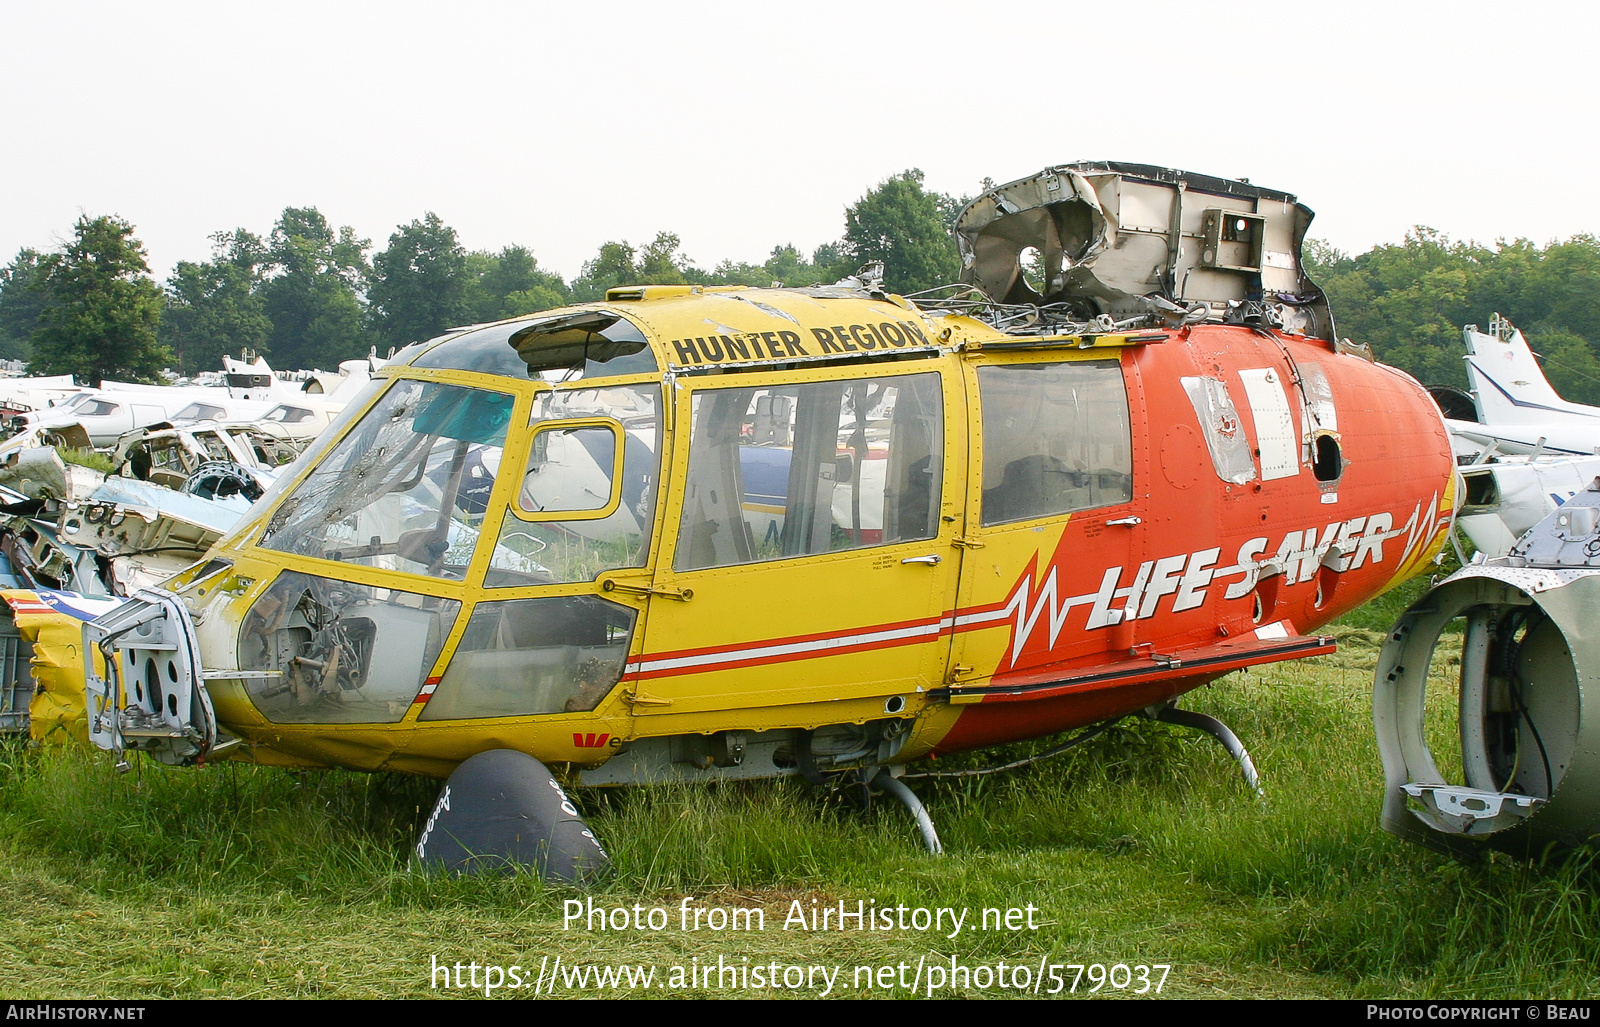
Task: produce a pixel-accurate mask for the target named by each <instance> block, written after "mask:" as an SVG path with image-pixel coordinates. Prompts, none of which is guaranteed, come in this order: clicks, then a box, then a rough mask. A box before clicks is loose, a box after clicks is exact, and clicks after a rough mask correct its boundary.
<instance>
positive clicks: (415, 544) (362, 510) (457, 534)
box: [259, 380, 513, 578]
mask: <svg viewBox="0 0 1600 1027" xmlns="http://www.w3.org/2000/svg"><path fill="white" fill-rule="evenodd" d="M512 402H513V400H512V397H511V396H508V395H505V394H504V393H499V392H487V391H485V390H482V389H467V388H462V387H460V386H456V385H440V384H436V383H433V382H419V381H410V380H401V381H397V382H395V384H394V386H393V387H392V388H390V389H389V391H387V392H386V393H384V395H383V398H382V399H380V400H379V401H378V402H377V404H375V405H374V406H373V407H372V409H371V410H369V411H367V413H366V414H365V415H364V416H363V417H362V418H361V420H360V421H358V422H357V423H356V425H355V427H353V428H351V429H350V431H349V432H348V433H347V434H346V435H345V436H344V438H342V439H340V440H339V441H338V443H336V444H335V445H334V447H333V448H332V449H331V450H330V451H329V452H328V454H327V455H326V456H324V457H323V458H322V459H321V460H320V461H319V462H318V464H317V466H316V468H315V469H314V470H313V471H312V472H311V473H310V474H309V475H308V476H307V477H306V479H305V480H304V481H302V482H301V483H300V484H299V485H298V486H296V488H295V490H294V491H293V492H291V493H290V494H289V495H288V496H287V497H286V498H285V499H284V500H283V502H281V503H280V504H279V505H278V508H277V510H275V511H274V512H273V515H272V520H271V522H270V523H269V524H268V527H267V531H266V532H265V533H264V534H263V535H262V538H261V542H260V543H259V544H260V545H261V546H262V547H263V548H266V549H274V550H277V551H279V552H283V553H298V554H299V555H301V556H314V557H319V558H321V559H324V560H340V561H343V562H346V563H354V564H360V565H362V566H365V567H381V568H384V569H386V570H395V571H404V572H406V573H409V574H425V575H428V576H429V577H445V578H459V577H461V576H462V574H463V573H464V572H465V570H466V566H467V564H468V563H469V562H470V561H471V558H472V551H473V549H474V548H475V546H476V545H477V541H478V527H479V525H480V524H481V523H482V521H483V515H484V512H485V509H486V503H487V489H486V488H485V487H484V486H483V485H482V482H483V481H484V480H485V478H487V480H488V481H489V482H491V483H492V481H493V474H494V472H493V469H494V468H497V467H498V466H499V464H500V453H501V449H502V448H503V447H504V445H505V439H506V426H507V424H508V423H509V421H510V419H511V407H512Z"/></svg>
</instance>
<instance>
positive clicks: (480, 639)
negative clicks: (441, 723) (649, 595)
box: [418, 596, 638, 720]
mask: <svg viewBox="0 0 1600 1027" xmlns="http://www.w3.org/2000/svg"><path fill="white" fill-rule="evenodd" d="M637 616H638V612H637V611H635V610H631V609H629V608H628V607H626V606H618V605H617V604H615V603H609V602H606V601H605V600H604V599H600V598H598V597H596V596H556V597H551V598H548V599H515V600H511V601H509V602H502V603H479V604H478V605H477V607H476V608H474V609H473V611H472V620H471V621H469V622H468V624H467V630H466V632H465V633H464V634H463V635H462V636H461V644H460V645H459V646H457V647H456V652H455V655H454V656H452V657H451V658H450V665H449V667H447V668H446V669H445V672H444V677H443V678H442V679H440V681H439V687H438V689H437V690H436V691H435V692H434V693H433V697H432V698H431V699H429V700H428V705H427V706H426V707H424V708H423V711H422V714H421V716H419V717H418V719H419V720H469V719H474V718H479V717H526V716H531V715H534V714H540V713H575V712H579V711H582V710H592V709H594V708H595V706H596V705H597V704H598V703H599V702H600V700H601V699H604V698H605V697H606V695H607V693H609V692H610V691H611V689H612V688H613V687H614V686H615V685H616V683H617V682H618V681H619V680H620V679H621V678H622V669H623V665H624V664H625V663H626V662H627V659H628V642H629V640H630V639H631V638H632V637H633V625H634V619H635V618H636V617H637Z"/></svg>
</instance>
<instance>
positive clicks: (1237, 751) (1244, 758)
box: [1155, 706, 1267, 799]
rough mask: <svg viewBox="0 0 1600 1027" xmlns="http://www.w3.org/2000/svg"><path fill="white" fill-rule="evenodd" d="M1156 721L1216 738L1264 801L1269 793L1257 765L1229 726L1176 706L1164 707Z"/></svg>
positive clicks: (1248, 784)
mask: <svg viewBox="0 0 1600 1027" xmlns="http://www.w3.org/2000/svg"><path fill="white" fill-rule="evenodd" d="M1155 719H1156V720H1163V721H1166V722H1167V723H1168V724H1177V725H1179V726H1180V727H1188V728H1194V729H1195V730H1196V731H1204V732H1205V733H1206V734H1208V735H1210V736H1211V737H1212V738H1215V739H1216V740H1217V741H1219V742H1221V743H1222V744H1223V747H1224V748H1226V749H1227V750H1228V754H1229V755H1230V756H1232V757H1233V758H1234V760H1236V761H1237V762H1238V764H1239V770H1240V771H1241V772H1242V773H1243V774H1244V783H1245V785H1246V786H1248V787H1249V789H1250V790H1251V791H1252V792H1254V793H1255V794H1256V798H1258V799H1264V798H1266V797H1267V793H1266V792H1265V791H1264V790H1263V789H1262V787H1261V775H1260V774H1258V773H1256V765H1255V763H1254V761H1252V760H1251V759H1250V754H1249V753H1248V752H1246V751H1245V748H1244V743H1243V742H1241V741H1239V736H1238V735H1236V734H1234V733H1233V731H1231V730H1230V729H1229V728H1228V725H1226V724H1224V723H1223V722H1222V721H1220V720H1218V719H1217V718H1215V717H1208V716H1206V715H1205V714H1204V713H1196V712H1194V711H1193V710H1180V709H1178V708H1177V707H1176V706H1163V707H1162V708H1161V709H1160V710H1158V711H1156V713H1155Z"/></svg>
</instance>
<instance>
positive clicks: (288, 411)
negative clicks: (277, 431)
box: [261, 406, 316, 424]
mask: <svg viewBox="0 0 1600 1027" xmlns="http://www.w3.org/2000/svg"><path fill="white" fill-rule="evenodd" d="M315 416H316V414H314V413H312V412H311V411H310V410H307V409H306V408H305V407H286V406H277V407H273V408H272V409H271V410H268V411H267V412H266V414H265V415H263V416H262V418H261V419H262V420H263V421H277V422H279V423H280V424H305V423H306V422H307V421H309V420H311V419H312V418H313V417H315Z"/></svg>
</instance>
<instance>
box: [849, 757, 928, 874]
mask: <svg viewBox="0 0 1600 1027" xmlns="http://www.w3.org/2000/svg"><path fill="white" fill-rule="evenodd" d="M868 784H869V786H870V787H873V788H879V789H882V790H883V791H886V792H888V793H889V794H890V795H892V796H894V797H895V798H896V799H899V800H900V801H901V802H902V803H904V804H905V807H906V809H908V810H910V811H911V815H912V817H914V818H915V819H916V821H917V830H918V831H920V832H921V833H922V842H923V844H924V845H926V846H927V847H928V851H929V852H931V853H933V854H934V855H935V856H938V855H940V854H942V853H943V852H944V846H943V845H941V844H939V832H938V831H937V830H935V829H934V826H933V818H932V817H930V816H929V815H928V807H926V806H924V805H923V804H922V800H921V799H919V798H917V795H916V793H915V792H913V791H912V790H911V789H909V788H907V787H906V786H905V784H904V782H902V781H901V780H900V779H899V778H896V777H893V776H891V775H890V773H889V768H887V767H880V768H879V770H878V773H877V774H876V775H874V776H873V777H871V778H870V779H869V780H868Z"/></svg>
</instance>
